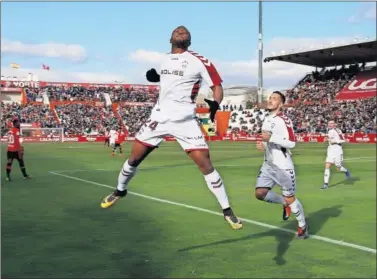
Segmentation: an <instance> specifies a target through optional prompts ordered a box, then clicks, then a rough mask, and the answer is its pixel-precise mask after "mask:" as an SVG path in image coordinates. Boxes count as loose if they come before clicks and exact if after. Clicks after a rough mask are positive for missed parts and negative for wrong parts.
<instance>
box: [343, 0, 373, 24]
mask: <svg viewBox="0 0 377 279" xmlns="http://www.w3.org/2000/svg"><path fill="white" fill-rule="evenodd" d="M376 12H377V11H376V2H369V3H366V2H364V3H360V7H359V9H358V10H357V11H356V12H355V13H354V14H353V15H351V16H350V17H349V18H348V22H349V23H359V22H361V21H363V20H376Z"/></svg>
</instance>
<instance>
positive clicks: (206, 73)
mask: <svg viewBox="0 0 377 279" xmlns="http://www.w3.org/2000/svg"><path fill="white" fill-rule="evenodd" d="M199 64H200V68H201V70H200V75H201V76H202V78H203V80H204V81H205V82H206V83H207V84H208V86H209V87H213V86H217V85H220V84H221V83H222V82H223V80H222V79H221V77H220V75H219V73H218V72H217V70H216V67H215V65H213V64H212V62H211V61H209V60H207V61H201V60H200V61H199Z"/></svg>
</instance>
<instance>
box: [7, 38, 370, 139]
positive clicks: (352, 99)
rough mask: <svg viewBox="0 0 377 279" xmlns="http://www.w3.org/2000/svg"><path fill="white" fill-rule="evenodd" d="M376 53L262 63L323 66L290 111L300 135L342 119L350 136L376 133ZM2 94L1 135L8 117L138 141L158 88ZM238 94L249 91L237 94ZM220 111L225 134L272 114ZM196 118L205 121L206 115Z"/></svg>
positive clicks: (365, 47)
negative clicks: (116, 131) (112, 131)
mask: <svg viewBox="0 0 377 279" xmlns="http://www.w3.org/2000/svg"><path fill="white" fill-rule="evenodd" d="M376 48H377V45H376V41H373V42H367V43H360V44H354V45H348V46H342V47H333V48H329V49H322V50H316V51H309V52H304V53H293V54H288V55H283V56H276V57H269V58H266V59H265V62H268V61H273V60H277V61H283V62H290V63H298V64H302V65H309V66H314V67H316V68H321V67H323V68H322V69H321V70H320V71H317V70H316V71H314V72H312V73H309V74H307V75H305V77H304V78H303V79H301V80H300V81H299V82H298V83H297V84H296V86H294V87H293V88H292V89H290V90H287V92H286V96H287V107H286V113H287V114H288V115H289V116H291V118H292V120H293V122H294V128H295V130H296V132H298V133H324V132H325V130H326V123H327V121H328V120H329V119H337V120H338V122H339V126H340V128H341V129H342V130H343V132H345V133H358V132H362V133H376V79H375V76H376V73H377V69H376V68H370V67H367V66H366V63H368V62H371V61H373V60H375V58H374V57H375V56H374V52H373V51H374V50H375V49H376ZM329 54H330V55H329ZM334 65H339V66H338V67H334ZM344 65H350V66H344ZM331 67H332V69H331ZM373 78H374V79H373ZM373 82H374V83H373ZM1 88H2V103H1V108H2V116H1V120H2V122H1V123H2V124H1V125H2V126H1V128H2V134H3V133H6V131H7V123H8V122H9V121H10V120H11V118H13V117H14V116H18V117H19V118H20V119H21V122H22V123H36V124H37V125H38V126H39V127H46V128H54V127H63V128H64V131H65V133H66V135H83V134H88V133H93V134H98V135H103V134H104V133H105V130H106V129H107V128H111V127H123V129H124V130H125V132H126V134H127V135H128V136H134V135H135V133H136V132H137V131H138V129H139V128H140V126H141V125H142V124H143V122H144V121H146V119H147V118H148V116H149V114H150V112H151V109H152V107H153V105H154V103H155V102H156V100H157V97H158V87H157V86H148V85H125V84H73V83H61V82H60V83H58V82H12V81H1ZM13 88H21V91H20V92H21V95H22V94H23V95H22V96H24V97H23V98H21V99H20V101H19V102H18V101H16V102H14V101H13V102H12V101H10V100H11V99H12V98H13V97H9V98H8V99H6V98H5V97H4V96H5V95H6V93H7V92H8V91H11V90H13ZM237 90H238V91H239V90H246V89H245V88H243V87H239V86H238V87H234V88H233V91H237ZM247 90H248V89H247ZM253 90H254V89H253ZM238 91H237V92H238ZM254 91H255V90H254ZM201 99H203V98H201ZM3 101H4V102H3ZM206 107H207V105H206V104H205V103H204V101H203V100H201V101H198V108H206ZM222 111H224V112H226V111H229V112H230V119H229V125H228V131H227V132H228V134H242V135H255V134H258V133H259V132H260V129H261V126H262V122H263V120H264V117H265V116H266V115H267V111H266V110H264V109H263V105H262V106H259V105H257V104H255V103H254V104H253V105H250V104H249V103H247V104H246V103H245V105H244V106H242V105H237V106H236V105H233V104H231V103H229V100H227V103H226V104H224V105H222ZM198 115H199V117H200V118H201V119H202V123H208V119H205V118H206V116H205V114H198ZM207 118H208V117H207ZM208 127H211V129H212V126H208Z"/></svg>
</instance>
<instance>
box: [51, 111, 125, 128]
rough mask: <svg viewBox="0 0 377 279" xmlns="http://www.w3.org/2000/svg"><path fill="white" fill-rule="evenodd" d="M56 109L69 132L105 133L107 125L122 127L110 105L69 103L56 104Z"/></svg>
mask: <svg viewBox="0 0 377 279" xmlns="http://www.w3.org/2000/svg"><path fill="white" fill-rule="evenodd" d="M55 110H56V112H57V114H58V116H59V118H60V121H61V124H62V126H63V127H64V129H65V133H67V134H72V135H84V134H85V133H88V131H92V130H96V131H98V133H99V134H104V133H105V130H106V128H107V127H112V126H119V127H121V123H120V122H119V120H118V119H117V118H116V117H115V115H114V113H113V111H112V109H111V108H108V107H96V106H91V105H87V104H67V105H60V106H56V107H55Z"/></svg>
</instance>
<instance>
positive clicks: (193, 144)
mask: <svg viewBox="0 0 377 279" xmlns="http://www.w3.org/2000/svg"><path fill="white" fill-rule="evenodd" d="M170 44H171V52H170V53H169V54H167V55H166V56H165V57H164V59H163V61H162V63H161V69H160V71H159V73H160V74H158V73H157V71H156V70H155V69H151V70H149V71H147V73H146V77H147V80H148V81H150V82H160V93H159V99H158V101H157V103H156V105H155V106H154V108H153V110H152V113H151V116H150V118H149V119H148V120H147V121H146V123H145V124H144V125H143V126H142V127H141V129H140V130H139V132H138V133H137V135H136V140H135V142H134V144H133V146H132V150H131V155H130V156H129V158H128V160H126V161H125V163H124V165H123V167H122V169H121V171H120V173H119V177H118V185H117V189H116V190H115V191H114V192H113V193H111V194H110V195H108V196H106V197H105V198H104V199H103V200H102V203H101V206H102V208H108V207H110V206H112V205H113V204H114V203H116V202H117V201H118V200H119V199H120V198H122V197H124V196H126V194H127V185H128V183H129V182H130V180H131V179H132V178H133V177H134V175H135V173H136V169H137V168H138V166H139V165H140V164H141V162H142V161H143V160H144V159H145V158H146V157H147V156H148V155H149V154H150V153H151V152H152V151H153V150H155V149H156V148H157V147H158V146H159V144H160V143H161V142H162V140H163V139H164V137H165V136H168V135H171V136H173V137H174V138H175V139H176V140H177V141H178V143H179V144H180V145H181V147H182V149H183V150H184V151H185V152H186V153H187V155H188V156H189V157H190V158H191V159H192V160H193V161H194V162H195V164H196V165H197V166H198V168H199V170H200V171H201V172H202V174H203V176H204V180H205V181H206V183H207V186H208V188H209V190H210V191H211V192H212V193H213V194H214V196H215V197H216V199H217V201H218V203H219V204H220V206H221V208H222V211H223V214H224V218H225V220H226V221H227V222H228V223H229V224H230V226H231V227H232V228H233V229H236V230H237V229H241V228H242V222H241V220H240V219H238V218H237V217H236V216H235V214H234V213H233V210H232V209H231V207H230V204H229V200H228V196H227V193H226V190H225V185H224V182H223V180H222V178H221V176H220V174H219V173H218V172H217V170H216V169H215V168H214V167H213V165H212V162H211V159H210V153H209V149H208V145H207V143H206V141H205V138H204V136H203V134H202V131H201V129H200V124H199V123H198V121H197V119H196V116H195V108H196V103H195V100H196V96H197V94H198V92H199V89H200V85H201V83H202V81H205V82H206V83H207V84H208V85H209V86H210V88H211V89H212V91H213V98H214V100H213V101H211V100H207V99H206V100H205V101H206V102H207V103H208V105H209V108H210V118H211V120H212V122H214V119H215V114H216V111H217V110H218V109H219V105H220V103H221V101H222V99H223V88H222V85H221V83H222V79H221V78H220V76H219V74H218V72H217V70H216V68H215V66H214V65H213V64H212V63H211V62H210V61H209V60H208V59H206V58H204V57H203V56H201V55H199V54H198V53H196V52H194V51H192V50H188V48H189V46H190V45H191V34H190V32H189V31H188V29H187V28H186V27H184V26H179V27H177V28H176V29H175V30H174V31H173V33H172V35H171V38H170Z"/></svg>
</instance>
